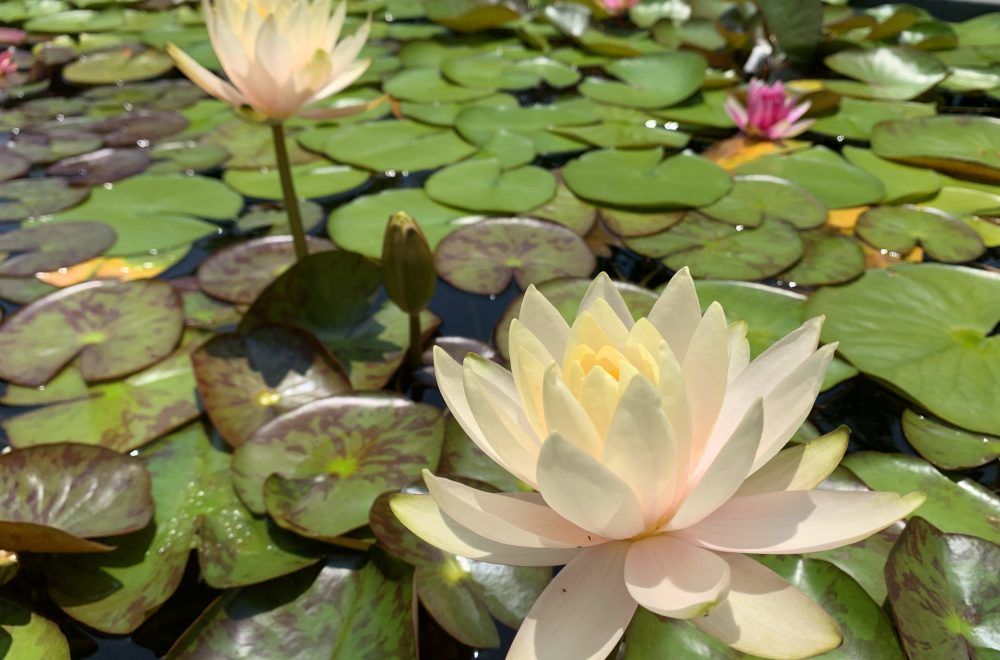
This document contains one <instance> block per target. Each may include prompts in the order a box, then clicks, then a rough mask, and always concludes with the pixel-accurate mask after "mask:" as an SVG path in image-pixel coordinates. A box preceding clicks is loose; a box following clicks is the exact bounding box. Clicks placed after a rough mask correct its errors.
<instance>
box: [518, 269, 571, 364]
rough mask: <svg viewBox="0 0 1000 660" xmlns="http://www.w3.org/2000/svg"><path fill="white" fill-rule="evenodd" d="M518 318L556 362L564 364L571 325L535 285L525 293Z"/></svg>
mask: <svg viewBox="0 0 1000 660" xmlns="http://www.w3.org/2000/svg"><path fill="white" fill-rule="evenodd" d="M517 318H518V320H519V321H520V322H521V323H523V324H524V327H525V328H527V329H528V330H529V331H530V332H531V334H532V335H534V336H535V337H537V338H538V341H539V342H541V344H542V346H544V347H545V348H546V349H547V350H548V352H549V355H550V356H551V357H552V359H553V360H554V361H556V362H562V359H563V355H564V354H565V353H566V340H567V338H568V337H569V324H568V323H566V319H564V318H563V317H562V314H560V313H559V310H557V309H556V308H555V307H554V306H553V305H552V303H550V302H549V301H548V299H547V298H546V297H545V296H543V295H542V294H541V293H539V291H538V289H536V288H535V285H534V284H532V285H529V286H528V288H527V290H526V291H525V292H524V298H522V299H521V311H520V312H519V313H518V315H517Z"/></svg>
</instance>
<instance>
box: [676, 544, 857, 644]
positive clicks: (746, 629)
mask: <svg viewBox="0 0 1000 660" xmlns="http://www.w3.org/2000/svg"><path fill="white" fill-rule="evenodd" d="M720 556H721V558H722V560H723V561H725V562H726V563H727V564H728V565H729V569H730V572H731V577H730V584H729V595H728V597H727V598H726V600H725V601H723V602H722V603H720V604H719V606H718V607H716V608H715V609H713V610H712V611H711V612H709V613H708V615H707V616H704V617H699V618H697V619H692V623H694V625H696V626H697V627H698V628H700V629H701V630H703V631H704V632H706V633H708V634H709V635H711V636H712V637H715V638H716V639H718V640H720V641H722V642H725V643H726V644H728V645H729V646H732V647H733V648H735V649H737V650H738V651H742V652H743V653H748V654H751V655H759V656H764V657H767V658H774V659H775V660H799V659H800V658H810V657H812V656H814V655H820V654H821V653H825V652H827V651H830V650H832V649H835V648H837V646H839V645H840V642H841V636H840V628H839V626H838V625H837V622H836V621H834V620H833V618H832V617H830V615H829V614H827V613H826V611H824V610H823V608H822V607H820V606H819V605H817V604H816V603H815V602H813V600H812V599H811V598H809V597H808V596H806V595H805V594H804V593H802V592H801V591H799V590H798V589H796V588H795V587H793V586H792V585H790V584H789V583H788V582H786V581H785V580H784V579H783V578H782V577H780V576H779V575H778V574H776V573H775V572H774V571H772V570H771V569H769V568H767V567H766V566H762V565H761V564H759V563H757V562H755V561H754V560H753V559H750V558H749V557H744V556H742V555H737V554H724V555H720Z"/></svg>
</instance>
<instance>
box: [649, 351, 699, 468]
mask: <svg viewBox="0 0 1000 660" xmlns="http://www.w3.org/2000/svg"><path fill="white" fill-rule="evenodd" d="M658 363H659V371H660V382H659V391H660V405H661V406H663V410H664V411H665V412H666V413H667V418H668V419H669V420H670V426H671V428H672V429H673V430H674V441H675V442H676V443H677V464H678V470H679V474H684V475H687V473H688V472H689V471H690V470H691V469H692V468H693V466H691V463H692V462H693V461H694V460H696V457H693V456H692V439H691V426H692V422H691V406H690V405H689V404H688V392H687V388H686V387H685V385H684V376H683V374H682V373H681V365H680V364H679V363H678V362H677V359H676V358H675V357H674V352H673V351H672V350H671V349H670V346H668V345H667V342H665V341H664V342H663V343H662V344H661V345H660V350H659V359H658ZM685 480H686V478H685Z"/></svg>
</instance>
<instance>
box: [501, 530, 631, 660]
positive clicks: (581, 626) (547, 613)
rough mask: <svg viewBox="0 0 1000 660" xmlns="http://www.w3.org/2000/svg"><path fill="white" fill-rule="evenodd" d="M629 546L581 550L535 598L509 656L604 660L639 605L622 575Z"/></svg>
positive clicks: (532, 659) (519, 659) (515, 659)
mask: <svg viewBox="0 0 1000 660" xmlns="http://www.w3.org/2000/svg"><path fill="white" fill-rule="evenodd" d="M627 549H628V544H627V543H606V544H604V545H599V546H595V547H591V548H586V549H584V550H582V551H580V553H579V554H578V555H577V556H576V557H574V558H573V561H571V562H570V563H569V564H567V566H566V567H565V568H564V569H562V570H561V571H560V572H559V574H558V575H556V576H555V578H553V580H552V582H550V583H549V586H548V587H546V588H545V591H543V592H542V595H541V596H539V597H538V600H536V601H535V604H534V605H533V606H532V607H531V610H530V611H529V612H528V616H527V617H525V619H524V623H522V624H521V628H520V630H518V632H517V636H516V637H515V638H514V643H513V644H512V645H511V647H510V651H509V652H508V653H507V660H604V659H605V658H606V657H607V656H608V654H609V653H610V652H611V651H612V649H614V647H615V645H616V644H618V640H619V639H621V636H622V634H623V633H624V632H625V628H626V626H628V623H629V621H631V620H632V615H633V614H635V608H636V607H637V605H636V602H635V600H634V599H633V598H632V596H630V595H629V593H628V590H627V589H626V588H625V581H624V580H623V579H622V576H623V575H624V570H625V569H624V565H625V555H626V551H627Z"/></svg>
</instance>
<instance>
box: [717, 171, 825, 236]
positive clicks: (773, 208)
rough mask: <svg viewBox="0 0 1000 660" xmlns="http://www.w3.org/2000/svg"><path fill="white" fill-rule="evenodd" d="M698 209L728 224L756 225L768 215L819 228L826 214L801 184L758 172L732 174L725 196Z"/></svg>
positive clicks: (813, 196) (775, 218) (807, 226)
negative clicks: (754, 173) (733, 175)
mask: <svg viewBox="0 0 1000 660" xmlns="http://www.w3.org/2000/svg"><path fill="white" fill-rule="evenodd" d="M698 210H699V211H700V212H701V213H703V214H705V215H707V216H709V217H710V218H712V219H714V220H721V221H722V222H725V223H728V224H731V225H742V226H744V227H758V226H760V224H761V222H763V221H764V219H765V218H770V219H773V220H782V221H784V222H787V223H788V224H790V225H792V226H793V227H796V228H797V229H814V228H816V227H819V226H821V225H823V223H825V222H826V214H827V211H826V207H825V206H823V203H822V202H821V201H819V200H818V199H816V196H815V195H813V194H812V193H811V192H809V191H808V190H806V189H805V188H803V187H802V186H799V185H796V184H794V183H792V182H791V181H787V180H785V179H779V178H777V177H773V176H767V175H761V174H757V175H753V174H749V175H743V176H736V177H733V187H732V188H731V189H730V190H729V193H728V194H726V196H725V197H723V198H722V199H720V200H718V201H716V202H715V203H713V204H709V205H708V206H703V207H701V208H700V209H698Z"/></svg>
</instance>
